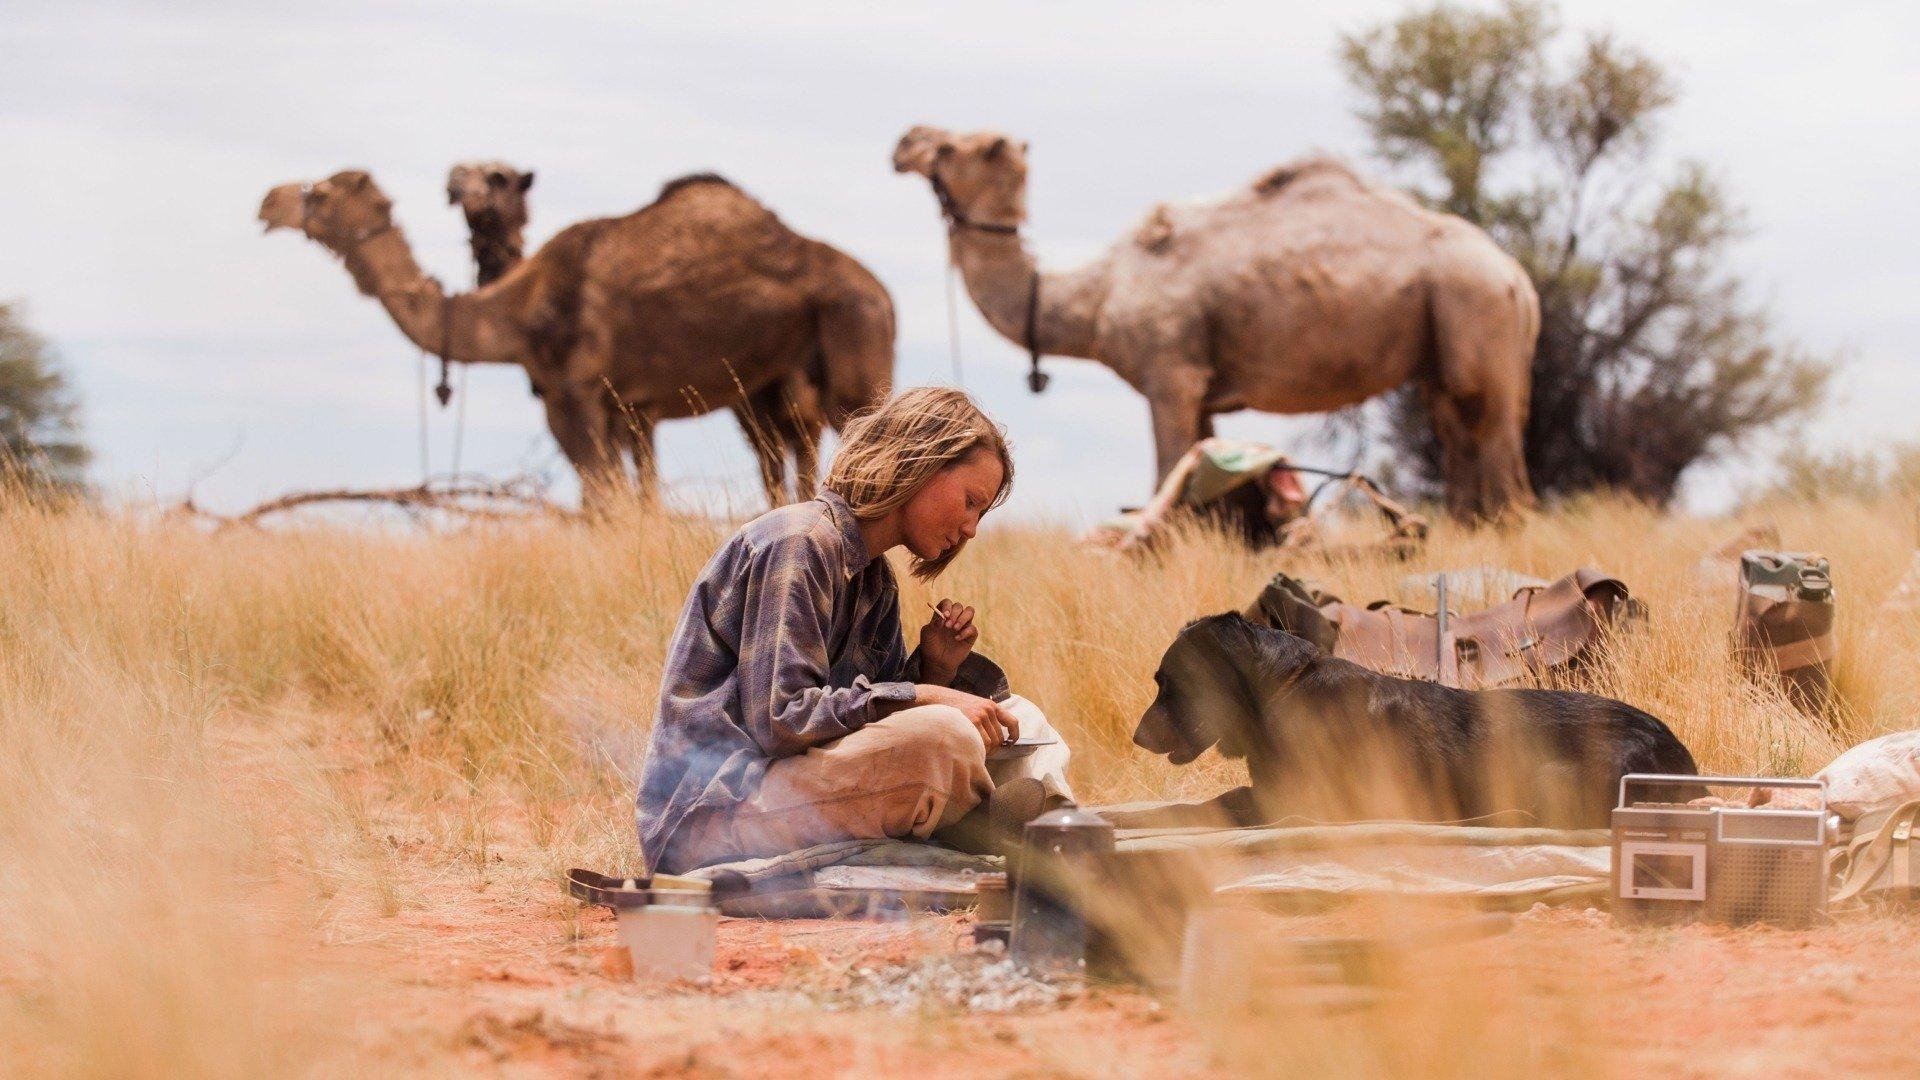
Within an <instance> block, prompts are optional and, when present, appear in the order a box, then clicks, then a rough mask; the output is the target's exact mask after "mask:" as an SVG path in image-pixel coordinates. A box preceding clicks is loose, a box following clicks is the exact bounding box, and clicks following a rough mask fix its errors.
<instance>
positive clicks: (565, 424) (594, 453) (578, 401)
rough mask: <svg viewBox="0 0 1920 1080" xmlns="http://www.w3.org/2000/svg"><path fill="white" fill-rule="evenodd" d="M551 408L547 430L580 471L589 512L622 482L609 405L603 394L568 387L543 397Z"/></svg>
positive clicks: (597, 506) (583, 494) (585, 502)
mask: <svg viewBox="0 0 1920 1080" xmlns="http://www.w3.org/2000/svg"><path fill="white" fill-rule="evenodd" d="M542 400H543V401H544V403H545V404H546V407H547V429H548V430H549V431H551V432H553V437H554V440H555V441H556V442H558V443H559V444H560V452H561V453H563V454H565V455H566V456H567V461H568V462H569V463H571V464H572V465H573V468H574V471H575V472H577V473H579V474H580V500H581V503H582V505H584V506H585V507H586V508H587V509H588V510H589V511H593V510H595V509H596V508H599V507H602V506H604V505H605V503H606V501H607V498H608V496H609V495H611V494H612V493H613V492H615V491H618V490H619V489H620V488H621V487H622V486H623V485H622V484H621V474H620V469H619V463H618V462H617V461H616V460H615V459H614V456H613V449H614V448H613V446H612V445H611V444H610V439H609V432H608V415H607V412H608V410H607V408H606V406H605V404H604V402H603V401H602V399H601V397H600V395H598V394H596V393H593V392H591V391H589V392H587V393H581V392H580V391H579V390H578V389H575V388H572V387H568V388H565V389H556V390H555V391H554V392H552V393H549V394H547V395H546V397H545V398H543V399H542Z"/></svg>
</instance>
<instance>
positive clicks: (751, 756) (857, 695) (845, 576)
mask: <svg viewBox="0 0 1920 1080" xmlns="http://www.w3.org/2000/svg"><path fill="white" fill-rule="evenodd" d="M915 659H916V660H917V659H918V658H917V657H916V658H915ZM914 666H917V665H914ZM910 672H911V669H910V666H909V663H908V657H907V652H906V642H905V640H904V639H903V638H902V637H901V634H900V593H899V586H898V585H897V584H896V582H895V581H894V577H893V568H892V567H891V566H889V565H887V560H886V559H885V558H879V557H872V556H870V555H869V554H868V552H867V545H866V541H865V540H864V539H863V538H862V537H861V536H860V529H859V527H858V526H857V525H856V523H855V520H854V516H853V511H852V510H851V509H849V508H848V506H847V504H846V501H845V500H843V499H841V498H840V496H838V495H836V494H834V493H832V492H825V493H823V494H822V495H820V497H819V498H816V499H814V500H813V501H812V502H807V503H800V504H797V505H794V506H783V507H780V508H779V509H777V510H774V511H772V512H770V513H767V514H763V515H761V516H760V517H758V518H756V519H754V520H753V521H751V522H748V523H747V524H746V526H744V527H743V528H741V530H740V531H739V532H737V533H735V534H734V535H733V538H732V539H731V540H728V541H727V543H726V545H725V546H724V547H722V548H721V549H720V551H719V552H718V553H717V554H715V555H714V557H713V559H712V560H711V561H710V562H708V563H707V566H706V569H705V570H702V571H701V572H700V579H699V580H698V581H696V582H695V583H694V586H693V591H692V593H691V594H690V595H689V596H688V597H687V604H686V607H685V608H683V609H682V610H681V612H680V624H679V626H678V627H676V628H675V630H674V632H673V644H672V646H671V647H670V649H669V651H668V654H667V665H666V670H665V671H663V672H662V673H661V678H660V708H659V711H658V713H657V714H656V715H655V717H654V724H653V737H652V741H651V742H650V743H649V745H648V747H647V761H646V765H645V767H644V768H643V769H642V771H641V774H640V795H639V800H638V809H637V815H636V816H637V818H638V821H639V827H640V851H641V856H642V858H643V859H644V860H645V861H646V862H647V865H648V866H649V867H653V866H655V865H656V863H657V861H658V859H659V858H660V855H661V853H662V852H664V851H665V850H666V847H667V842H668V841H669V840H670V839H671V838H672V837H673V834H674V830H675V829H677V828H679V827H680V825H681V823H682V822H684V821H685V820H686V818H687V816H688V815H689V814H691V813H693V812H694V811H696V810H704V809H708V808H720V807H728V806H733V805H737V804H739V803H741V802H744V801H745V800H746V799H747V798H748V797H750V796H751V795H752V794H753V793H754V792H755V791H756V790H757V789H758V788H759V786H760V780H761V778H762V777H764V776H765V775H766V772H767V766H768V765H769V764H771V763H772V762H773V761H774V760H776V759H778V758H783V757H792V756H794V755H797V754H803V753H805V752H806V751H807V750H808V748H810V747H814V746H819V745H820V744H822V743H828V742H832V741H833V740H835V739H838V738H840V737H841V736H843V735H847V734H849V733H851V732H854V731H858V730H859V729H860V728H862V727H865V726H866V725H867V724H869V723H871V722H872V721H873V720H874V719H875V715H874V708H873V706H874V703H875V702H877V701H893V702H901V703H911V702H912V701H913V698H914V686H913V682H912V681H911V673H910Z"/></svg>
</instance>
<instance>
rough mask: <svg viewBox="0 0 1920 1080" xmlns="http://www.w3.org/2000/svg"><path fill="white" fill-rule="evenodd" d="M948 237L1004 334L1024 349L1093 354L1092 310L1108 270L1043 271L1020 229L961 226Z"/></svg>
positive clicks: (970, 287) (976, 298)
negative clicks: (1034, 308)
mask: <svg viewBox="0 0 1920 1080" xmlns="http://www.w3.org/2000/svg"><path fill="white" fill-rule="evenodd" d="M947 242H948V247H949V250H950V251H951V253H952V257H953V261H954V263H955V265H957V266H959V267H960V276H961V278H962V279H963V280H965V281H966V283H967V295H968V296H971V297H972V298H973V302H974V305H975V306H976V307H978V308H979V309H980V314H981V315H982V316H983V317H985V319H986V320H987V322H988V324H989V325H991V326H992V327H993V328H994V330H996V331H998V332H999V334H1000V336H1002V337H1004V338H1006V339H1007V340H1008V341H1011V342H1013V343H1014V344H1016V345H1018V346H1020V347H1021V348H1023V349H1024V348H1028V347H1029V346H1034V347H1037V348H1038V349H1039V350H1040V351H1041V352H1042V353H1044V354H1050V355H1054V356H1077V357H1082V358H1091V357H1092V355H1093V353H1092V349H1093V338H1094V331H1093V327H1094V315H1095V314H1096V312H1097V311H1098V308H1099V299H1100V297H1102V296H1104V295H1105V280H1104V275H1093V274H1090V273H1089V270H1085V269H1083V270H1079V271H1074V272H1070V273H1065V274H1061V273H1043V272H1041V270H1040V266H1039V262H1038V261H1037V260H1036V259H1035V258H1034V256H1033V253H1032V252H1031V251H1029V250H1028V249H1027V245H1026V243H1025V242H1024V241H1023V240H1022V239H1021V238H1020V236H1019V235H1018V234H1008V233H994V232H986V231H984V230H980V229H969V228H964V227H962V228H956V229H954V230H952V232H951V233H950V234H949V235H948V239H947ZM1089 269H1091V268H1089ZM1036 277H1037V279H1038V285H1039V288H1038V290H1037V293H1038V297H1039V310H1038V311H1037V312H1035V313H1033V316H1032V323H1031V325H1032V327H1033V330H1034V338H1035V339H1036V340H1034V341H1032V342H1029V341H1028V340H1027V328H1028V325H1029V316H1028V312H1029V309H1030V308H1031V306H1032V305H1033V302H1034V297H1035V295H1036V290H1035V288H1034V286H1035V284H1036Z"/></svg>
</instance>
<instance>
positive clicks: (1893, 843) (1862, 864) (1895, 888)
mask: <svg viewBox="0 0 1920 1080" xmlns="http://www.w3.org/2000/svg"><path fill="white" fill-rule="evenodd" d="M1916 830H1920V799H1916V800H1914V801H1912V802H1905V803H1901V804H1900V805H1899V806H1896V807H1893V808H1891V809H1887V810H1879V811H1876V812H1874V813H1871V814H1867V815H1865V816H1864V817H1862V818H1860V820H1858V821H1856V822H1854V826H1853V839H1852V840H1850V841H1848V842H1847V848H1846V851H1845V852H1844V853H1843V854H1842V855H1841V856H1840V861H1839V875H1838V876H1839V880H1840V884H1839V886H1838V887H1837V888H1836V889H1835V890H1834V892H1833V902H1834V903H1836V904H1838V903H1845V902H1848V901H1853V900H1861V901H1864V900H1868V899H1879V900H1890V901H1899V902H1902V903H1911V902H1912V901H1913V900H1914V899H1915V896H1916V892H1915V890H1916V889H1920V852H1916V851H1915V850H1914V842H1913V840H1914V835H1913V834H1914V832H1915V831H1916Z"/></svg>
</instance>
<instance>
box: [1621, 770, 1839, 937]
mask: <svg viewBox="0 0 1920 1080" xmlns="http://www.w3.org/2000/svg"><path fill="white" fill-rule="evenodd" d="M1677 787H1689V788H1702V787H1747V788H1812V789H1817V790H1818V791H1819V792H1820V807H1819V809H1816V810H1801V809H1791V810H1789V809H1773V808H1770V807H1766V806H1754V807H1728V806H1692V805H1689V804H1687V803H1684V802H1660V801H1657V800H1656V799H1648V798H1640V797H1637V796H1636V797H1630V795H1631V793H1634V792H1651V793H1658V791H1659V790H1660V789H1667V791H1668V792H1669V793H1671V790H1672V789H1673V788H1677ZM1828 843H1829V831H1828V828H1827V785H1826V782H1825V781H1822V780H1776V779H1769V778H1767V777H1758V776H1664V775H1655V774H1650V773H1630V774H1628V775H1626V776H1623V777H1621V778H1620V802H1619V805H1618V806H1617V807H1615V809H1614V811H1613V911H1614V918H1615V919H1616V920H1617V921H1619V922H1621V923H1623V924H1628V925H1648V924H1661V923H1675V922H1688V921H1691V920H1694V919H1711V920H1714V921H1716V922H1725V923H1730V924H1734V925H1738V924H1741V923H1751V922H1767V923H1773V924H1775V925H1779V926H1807V925H1810V924H1811V923H1813V922H1814V921H1815V920H1817V919H1819V918H1820V917H1822V916H1823V915H1825V914H1826V910H1827V854H1828V852H1827V848H1828Z"/></svg>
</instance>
